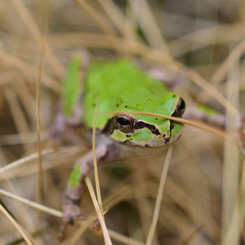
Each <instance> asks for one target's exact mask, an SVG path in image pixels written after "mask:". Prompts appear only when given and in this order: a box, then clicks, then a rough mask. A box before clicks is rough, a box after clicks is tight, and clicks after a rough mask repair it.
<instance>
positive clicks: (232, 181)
mask: <svg viewBox="0 0 245 245" xmlns="http://www.w3.org/2000/svg"><path fill="white" fill-rule="evenodd" d="M240 54H241V53H240ZM239 57H240V56H239V55H237V59H236V62H235V63H234V60H233V59H232V57H231V59H230V63H229V67H230V69H229V71H230V74H229V80H228V83H227V97H228V100H229V101H230V103H231V104H232V105H234V106H236V105H237V104H238V94H237V93H238V89H237V87H238V86H239V68H238V67H239ZM236 118H237V112H236V111H227V127H226V131H227V133H228V134H229V135H231V136H233V135H238V129H237V128H236V127H235V125H236ZM239 179H240V167H239V148H238V146H237V145H236V144H233V143H232V142H231V141H225V147H224V169H223V193H222V194H223V209H222V245H229V244H234V245H236V244H237V245H238V244H239V240H240V230H241V227H240V225H241V224H240V218H239V216H240V207H239V204H238V193H239V192H238V188H239V186H238V185H239Z"/></svg>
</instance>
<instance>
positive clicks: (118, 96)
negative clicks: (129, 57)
mask: <svg viewBox="0 0 245 245" xmlns="http://www.w3.org/2000/svg"><path fill="white" fill-rule="evenodd" d="M84 86H85V87H84V98H83V112H84V116H83V122H84V124H85V125H86V126H87V127H89V128H91V127H92V125H93V119H94V113H95V105H96V102H97V97H98V94H99V98H100V99H99V109H98V117H97V125H96V126H97V128H102V127H103V126H104V125H105V124H106V122H107V120H108V113H106V112H116V111H134V110H137V111H145V110H147V108H144V104H150V105H152V106H151V107H154V101H156V103H157V102H158V101H159V99H161V98H162V97H163V96H164V95H165V94H166V93H168V90H167V88H166V87H164V86H163V84H162V83H161V82H160V81H158V80H156V79H154V78H152V77H150V76H149V75H148V74H146V73H145V72H144V71H142V70H141V69H139V68H138V67H137V66H136V65H135V64H133V63H132V62H130V61H126V60H118V61H112V62H96V63H92V64H91V66H90V67H89V68H88V71H87V75H86V78H85V85H84ZM149 101H150V103H146V102H149ZM142 105H143V106H142ZM151 111H152V110H151ZM103 112H105V114H104V116H103Z"/></svg>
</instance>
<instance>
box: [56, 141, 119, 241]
mask: <svg viewBox="0 0 245 245" xmlns="http://www.w3.org/2000/svg"><path fill="white" fill-rule="evenodd" d="M120 155H121V154H120V149H119V148H118V146H117V145H116V144H111V145H100V146H98V147H97V148H96V158H97V164H98V165H101V164H106V163H108V162H111V161H114V160H116V159H119V158H120ZM93 168H94V164H93V152H92V151H90V152H89V153H87V154H86V155H85V156H84V157H82V158H80V159H78V160H77V162H76V163H75V166H74V168H73V172H72V173H71V175H70V178H69V183H68V185H67V188H66V192H65V197H64V204H63V219H62V224H61V227H60V231H59V233H58V236H57V241H58V242H62V241H64V240H65V233H66V229H67V226H68V225H69V224H70V225H73V224H74V221H75V219H84V218H86V217H87V216H86V215H84V214H83V213H82V211H81V208H80V204H81V200H82V194H83V188H84V185H85V182H84V180H85V177H86V176H87V175H88V174H89V172H90V171H91V170H92V169H93Z"/></svg>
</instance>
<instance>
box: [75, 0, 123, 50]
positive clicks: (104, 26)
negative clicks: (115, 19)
mask: <svg viewBox="0 0 245 245" xmlns="http://www.w3.org/2000/svg"><path fill="white" fill-rule="evenodd" d="M73 1H74V2H76V3H77V4H78V5H79V6H80V7H81V8H82V9H83V10H84V11H86V12H87V13H88V14H89V15H90V17H91V18H92V19H93V20H94V22H95V23H96V24H97V25H98V26H99V27H100V29H101V30H102V31H103V32H104V33H105V34H106V35H112V36H114V35H115V36H116V32H115V31H114V29H113V28H112V27H111V25H110V24H108V23H107V22H106V20H105V19H104V18H103V17H102V16H101V15H100V13H99V12H96V10H95V9H94V8H93V7H91V6H90V4H88V3H87V2H86V1H83V0H73ZM108 40H109V42H110V44H111V45H112V47H113V48H114V49H115V51H118V50H120V46H118V44H117V43H116V42H113V41H112V40H111V39H108Z"/></svg>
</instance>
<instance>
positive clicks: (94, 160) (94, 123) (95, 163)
mask: <svg viewBox="0 0 245 245" xmlns="http://www.w3.org/2000/svg"><path fill="white" fill-rule="evenodd" d="M99 99H100V96H99V92H98V95H97V102H96V107H95V113H94V122H93V132H92V138H93V139H92V140H93V142H92V143H93V145H92V148H93V149H92V150H93V163H94V177H95V187H96V193H97V200H98V204H99V207H100V212H101V213H103V207H102V199H101V193H100V182H99V174H98V165H97V158H96V152H95V151H96V137H95V136H96V122H97V115H98V107H99Z"/></svg>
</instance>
